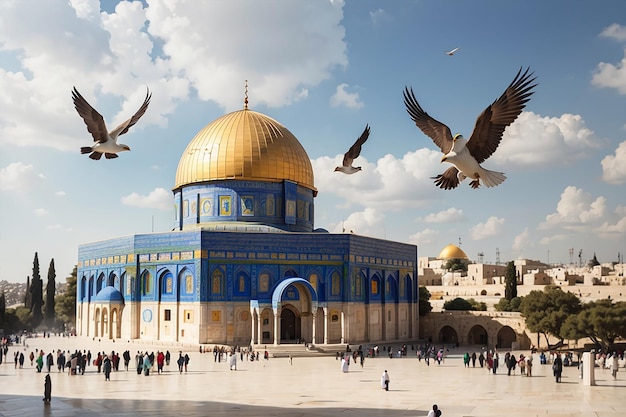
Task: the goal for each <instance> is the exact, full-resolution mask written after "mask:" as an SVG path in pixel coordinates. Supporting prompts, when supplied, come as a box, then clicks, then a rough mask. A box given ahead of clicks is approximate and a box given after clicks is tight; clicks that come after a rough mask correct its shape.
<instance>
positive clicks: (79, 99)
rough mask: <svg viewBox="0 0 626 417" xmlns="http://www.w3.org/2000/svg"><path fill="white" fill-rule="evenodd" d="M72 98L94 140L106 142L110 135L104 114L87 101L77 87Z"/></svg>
mask: <svg viewBox="0 0 626 417" xmlns="http://www.w3.org/2000/svg"><path fill="white" fill-rule="evenodd" d="M72 99H73V100H74V107H75V108H76V111H77V112H78V114H79V115H80V117H82V119H83V121H84V122H85V124H86V125H87V130H88V131H89V133H91V136H93V140H94V142H100V143H104V142H106V141H107V139H108V136H109V135H108V133H107V126H106V124H105V123H104V119H103V118H102V115H101V114H100V113H98V112H97V111H96V109H94V108H93V107H91V105H90V104H89V103H87V100H85V98H84V97H83V96H81V95H80V93H79V92H78V90H77V89H76V87H74V90H73V91H72Z"/></svg>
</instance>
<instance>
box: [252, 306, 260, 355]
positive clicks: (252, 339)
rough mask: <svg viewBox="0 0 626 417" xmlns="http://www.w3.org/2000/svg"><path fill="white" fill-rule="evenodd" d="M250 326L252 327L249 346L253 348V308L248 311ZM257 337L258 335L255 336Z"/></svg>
mask: <svg viewBox="0 0 626 417" xmlns="http://www.w3.org/2000/svg"><path fill="white" fill-rule="evenodd" d="M257 320H259V318H258V317H257ZM250 326H251V327H252V332H251V336H250V346H254V345H255V344H256V343H255V338H254V308H251V309H250ZM257 337H258V335H257Z"/></svg>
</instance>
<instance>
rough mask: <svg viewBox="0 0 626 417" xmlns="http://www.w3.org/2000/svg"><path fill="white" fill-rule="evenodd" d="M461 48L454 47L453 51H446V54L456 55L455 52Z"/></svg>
mask: <svg viewBox="0 0 626 417" xmlns="http://www.w3.org/2000/svg"><path fill="white" fill-rule="evenodd" d="M459 49H461V48H454V49H453V50H451V51H446V55H449V56H452V55H454V53H455V52H456V51H458V50H459Z"/></svg>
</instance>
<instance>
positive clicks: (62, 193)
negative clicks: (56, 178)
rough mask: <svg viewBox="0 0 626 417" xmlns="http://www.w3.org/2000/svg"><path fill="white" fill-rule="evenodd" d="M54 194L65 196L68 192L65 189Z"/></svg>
mask: <svg viewBox="0 0 626 417" xmlns="http://www.w3.org/2000/svg"><path fill="white" fill-rule="evenodd" d="M54 195H56V196H58V197H65V196H66V195H67V193H66V192H65V191H63V190H59V191H57V192H56V193H54Z"/></svg>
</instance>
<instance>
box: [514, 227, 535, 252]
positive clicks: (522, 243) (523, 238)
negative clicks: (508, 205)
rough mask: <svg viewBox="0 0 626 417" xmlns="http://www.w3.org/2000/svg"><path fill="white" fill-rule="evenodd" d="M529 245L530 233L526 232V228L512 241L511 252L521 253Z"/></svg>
mask: <svg viewBox="0 0 626 417" xmlns="http://www.w3.org/2000/svg"><path fill="white" fill-rule="evenodd" d="M530 244H531V239H530V232H529V231H528V227H526V228H525V229H524V231H523V232H522V233H520V234H519V235H517V236H515V239H513V250H517V251H522V250H524V249H525V248H527V247H528V245H530Z"/></svg>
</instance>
